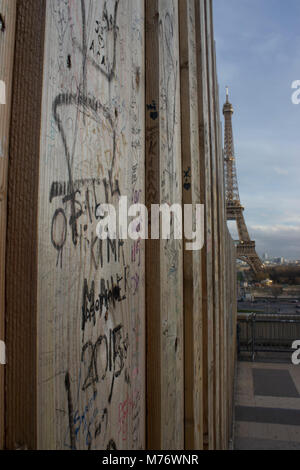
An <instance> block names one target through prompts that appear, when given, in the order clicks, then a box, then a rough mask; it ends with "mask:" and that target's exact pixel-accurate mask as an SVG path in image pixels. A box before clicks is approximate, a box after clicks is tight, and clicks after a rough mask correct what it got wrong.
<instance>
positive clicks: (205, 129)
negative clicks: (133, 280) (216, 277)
mask: <svg viewBox="0 0 300 470" xmlns="http://www.w3.org/2000/svg"><path fill="white" fill-rule="evenodd" d="M205 25H206V17H205V4H204V2H196V34H197V56H198V66H197V74H198V111H199V129H200V190H201V202H202V203H203V204H204V205H205V246H204V248H203V250H202V309H203V443H204V448H205V449H207V448H210V449H212V448H213V447H214V438H213V429H214V428H213V419H214V418H213V416H214V409H213V395H214V377H213V345H214V343H213V283H212V280H213V278H212V198H211V162H210V133H209V132H210V131H209V108H208V86H207V83H208V77H207V38H206V27H205Z"/></svg>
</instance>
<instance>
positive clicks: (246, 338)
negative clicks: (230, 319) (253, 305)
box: [237, 313, 300, 361]
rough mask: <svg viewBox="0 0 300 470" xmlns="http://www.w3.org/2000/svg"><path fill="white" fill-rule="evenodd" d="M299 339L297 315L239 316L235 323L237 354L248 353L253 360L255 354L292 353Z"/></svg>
mask: <svg viewBox="0 0 300 470" xmlns="http://www.w3.org/2000/svg"><path fill="white" fill-rule="evenodd" d="M298 339H300V316H299V315H282V314H281V315H276V314H268V315H266V314H256V313H248V314H239V315H238V323H237V345H238V354H239V355H240V354H241V353H242V352H248V353H249V354H250V355H251V358H252V360H253V361H254V360H255V356H256V353H257V352H274V353H275V352H276V353H281V352H292V351H293V350H292V344H293V342H294V341H295V340H298Z"/></svg>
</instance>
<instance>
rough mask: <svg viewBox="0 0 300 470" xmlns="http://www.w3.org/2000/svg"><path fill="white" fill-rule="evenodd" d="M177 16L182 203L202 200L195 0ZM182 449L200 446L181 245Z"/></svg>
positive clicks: (194, 323) (197, 254)
mask: <svg viewBox="0 0 300 470" xmlns="http://www.w3.org/2000/svg"><path fill="white" fill-rule="evenodd" d="M179 18H180V64H181V78H180V80H181V134H182V170H183V181H182V185H183V203H184V204H194V207H195V205H196V204H200V203H201V195H200V150H199V121H198V119H199V116H198V100H197V99H195V97H196V96H197V93H198V80H197V54H196V29H195V20H196V18H195V1H194V0H182V1H181V2H180V10H179ZM183 273H184V279H183V282H184V285H183V286H184V296H183V301H184V330H185V338H184V339H185V449H202V448H203V428H202V425H203V415H202V413H203V404H202V279H201V251H187V250H186V249H185V248H184V271H183Z"/></svg>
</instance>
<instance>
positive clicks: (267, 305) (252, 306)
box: [238, 300, 300, 316]
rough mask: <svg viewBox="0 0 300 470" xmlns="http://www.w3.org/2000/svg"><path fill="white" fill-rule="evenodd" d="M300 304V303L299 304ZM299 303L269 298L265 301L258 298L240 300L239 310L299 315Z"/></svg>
mask: <svg viewBox="0 0 300 470" xmlns="http://www.w3.org/2000/svg"><path fill="white" fill-rule="evenodd" d="M298 305H299V306H300V303H299V304H298ZM296 306H297V304H293V303H290V302H286V301H283V302H282V301H280V300H267V301H265V302H262V301H259V300H256V301H255V302H238V311H241V310H247V311H250V312H252V311H254V312H261V313H270V314H271V313H282V314H283V315H284V314H286V315H291V314H293V315H297V314H298V315H299V316H300V308H298V309H297V308H296Z"/></svg>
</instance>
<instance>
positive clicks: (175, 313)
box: [146, 0, 184, 449]
mask: <svg viewBox="0 0 300 470" xmlns="http://www.w3.org/2000/svg"><path fill="white" fill-rule="evenodd" d="M146 5H147V62H148V61H149V64H153V67H154V69H153V71H152V73H150V75H149V76H148V75H147V92H146V96H147V103H146V105H147V114H148V116H147V151H146V159H147V169H148V170H147V179H148V181H147V204H148V205H150V204H152V203H157V202H158V203H160V204H164V203H166V204H168V205H172V204H174V203H179V204H181V202H182V189H181V175H182V171H181V139H180V68H179V67H180V63H179V24H178V1H177V0H159V2H158V3H156V2H155V4H154V2H152V0H147V2H146ZM155 36H156V38H155ZM150 41H152V42H150ZM152 47H153V51H152V52H151V48H152ZM157 52H158V54H157ZM148 54H149V55H148ZM154 54H156V55H154ZM156 81H158V84H159V89H157V85H156ZM151 120H153V121H157V123H152V122H151ZM158 136H159V139H158ZM157 139H158V140H157ZM155 159H158V165H159V180H158V179H157V175H156V176H154V178H153V179H150V180H149V176H150V175H151V171H152V168H153V171H155V169H157V167H154V166H153V164H155V163H154V161H155ZM156 164H157V163H156ZM149 172H150V175H149ZM150 178H151V176H150ZM173 229H174V225H172V233H171V239H170V240H160V244H159V252H158V247H157V246H155V245H152V246H151V247H150V251H149V252H148V255H147V263H148V266H147V285H148V294H147V318H148V323H147V325H148V344H149V349H148V359H147V362H148V365H149V368H150V367H154V364H155V367H156V369H157V370H156V371H152V372H150V374H149V375H148V388H147V393H148V415H147V418H148V420H149V424H148V446H149V447H150V448H156V449H182V448H183V446H184V394H183V387H184V384H183V377H184V370H183V347H184V344H183V297H182V277H183V275H182V269H183V265H182V241H181V240H174V237H173ZM156 250H157V251H156ZM155 253H156V257H155V258H154V257H153V258H152V259H151V258H150V255H151V254H153V255H154V254H155ZM150 263H151V264H150ZM156 263H159V276H157V267H155V266H154V267H153V268H152V266H153V265H154V264H156ZM150 285H151V286H150ZM151 293H153V295H154V296H158V297H159V305H158V308H159V312H156V314H155V313H154V311H153V310H154V309H155V308H156V306H157V304H156V301H155V300H154V298H153V297H152V298H151ZM166 300H167V301H166ZM152 302H153V303H152ZM154 335H160V340H157V341H156V343H155V344H156V347H159V348H160V349H159V351H158V350H157V349H156V350H155V349H154V348H153V346H152V345H151V342H152V341H153V338H154ZM153 361H156V362H153ZM158 386H160V389H159V390H157V388H158ZM158 401H160V404H158V408H157V410H158V411H157V412H155V411H154V410H153V408H152V406H153V405H155V404H156V403H157V402H158ZM174 410H176V412H174ZM152 413H153V415H152ZM158 413H160V416H159V415H158ZM154 421H156V422H154ZM159 426H160V428H161V430H160V436H156V435H155V429H157V428H158V427H159ZM158 446H159V447H158Z"/></svg>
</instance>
